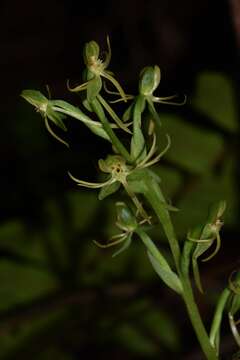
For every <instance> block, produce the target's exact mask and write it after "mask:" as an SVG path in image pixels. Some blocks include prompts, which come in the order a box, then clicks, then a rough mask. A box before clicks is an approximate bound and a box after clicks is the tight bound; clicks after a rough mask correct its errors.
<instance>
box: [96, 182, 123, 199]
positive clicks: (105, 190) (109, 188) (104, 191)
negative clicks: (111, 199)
mask: <svg viewBox="0 0 240 360" xmlns="http://www.w3.org/2000/svg"><path fill="white" fill-rule="evenodd" d="M120 186H121V183H120V182H119V181H115V182H114V183H112V184H110V185H106V186H104V187H102V188H101V190H100V192H99V194H98V198H99V200H103V199H105V198H106V197H107V196H109V195H112V194H113V193H115V192H116V191H117V190H118V189H119V188H120Z"/></svg>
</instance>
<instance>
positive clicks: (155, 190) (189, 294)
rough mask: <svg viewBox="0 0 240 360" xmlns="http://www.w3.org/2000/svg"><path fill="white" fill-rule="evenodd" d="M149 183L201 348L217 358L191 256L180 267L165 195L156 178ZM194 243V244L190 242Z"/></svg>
mask: <svg viewBox="0 0 240 360" xmlns="http://www.w3.org/2000/svg"><path fill="white" fill-rule="evenodd" d="M146 185H147V189H149V190H147V191H145V196H146V198H147V200H148V201H149V202H150V204H151V206H152V207H153V209H154V211H155V212H156V215H157V216H158V218H159V220H160V223H161V224H162V226H163V229H164V231H165V234H166V236H167V238H168V241H169V245H170V248H171V251H172V254H173V257H174V261H175V265H176V269H177V272H178V274H179V277H180V280H181V282H182V286H183V294H182V298H183V300H184V302H185V305H186V308H187V312H188V315H189V318H190V320H191V323H192V326H193V328H194V330H195V333H196V336H197V338H198V341H199V343H200V345H201V348H202V350H203V352H204V354H205V356H206V358H207V359H208V360H217V359H218V357H217V354H216V351H215V349H214V348H213V347H212V345H211V344H210V341H209V337H208V334H207V331H206V329H205V327H204V325H203V322H202V319H201V316H200V313H199V310H198V307H197V305H196V302H195V300H194V296H193V291H192V285H191V282H190V279H189V273H188V272H189V259H190V257H189V256H184V254H183V258H184V259H185V262H184V266H183V267H182V269H181V267H180V257H181V252H180V247H179V244H178V241H177V238H176V235H175V231H174V228H173V224H172V221H171V218H170V215H169V212H168V210H167V209H166V207H164V202H165V199H164V196H163V194H162V192H161V189H160V187H159V186H158V184H157V183H156V181H155V180H153V179H152V181H151V182H148V184H146ZM190 245H192V244H190ZM187 250H188V251H191V248H190V246H189V249H187Z"/></svg>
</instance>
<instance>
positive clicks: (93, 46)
mask: <svg viewBox="0 0 240 360" xmlns="http://www.w3.org/2000/svg"><path fill="white" fill-rule="evenodd" d="M99 53H100V49H99V45H98V44H97V43H96V41H94V40H92V41H90V42H88V43H86V44H85V46H84V49H83V58H84V62H85V65H86V66H88V65H89V64H91V63H94V62H95V61H96V60H97V59H98V58H99Z"/></svg>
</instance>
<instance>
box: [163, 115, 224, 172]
mask: <svg viewBox="0 0 240 360" xmlns="http://www.w3.org/2000/svg"><path fill="white" fill-rule="evenodd" d="M161 119H162V123H163V125H164V131H165V132H166V133H167V134H169V135H170V137H171V139H172V143H171V147H170V149H169V150H168V151H167V153H166V154H165V155H164V158H165V159H166V160H169V161H170V162H171V163H173V164H177V165H178V166H180V167H182V168H183V169H184V170H187V171H190V172H191V173H195V174H206V173H209V171H210V170H211V168H212V166H213V165H214V164H215V163H216V159H218V158H219V154H220V153H221V152H222V151H223V150H224V140H223V138H222V137H221V136H219V134H217V133H214V132H212V131H209V130H205V129H200V128H198V127H197V126H194V125H193V124H190V123H187V122H186V121H183V120H182V118H181V117H180V116H177V115H171V114H161ZM156 132H157V135H158V139H160V141H161V139H163V134H162V133H160V128H159V127H156ZM163 141H164V140H163Z"/></svg>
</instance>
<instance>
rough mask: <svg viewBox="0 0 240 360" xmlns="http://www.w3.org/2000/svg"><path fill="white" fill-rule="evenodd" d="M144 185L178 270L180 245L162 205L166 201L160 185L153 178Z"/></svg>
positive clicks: (167, 213)
mask: <svg viewBox="0 0 240 360" xmlns="http://www.w3.org/2000/svg"><path fill="white" fill-rule="evenodd" d="M146 185H147V191H146V192H145V194H144V195H145V197H146V198H147V200H148V201H149V203H150V204H151V206H152V208H153V209H154V211H155V213H156V215H157V217H158V219H159V221H160V223H161V224H162V227H163V229H164V232H165V234H166V236H167V238H168V242H169V246H170V248H171V252H172V254H173V258H174V261H175V266H176V269H177V270H178V271H179V269H180V268H179V265H180V255H181V254H180V247H179V244H178V241H177V238H176V235H175V231H174V228H173V225H172V222H171V218H170V215H169V212H168V210H167V209H166V207H165V206H164V203H166V201H165V198H164V196H163V194H162V192H161V189H160V187H159V186H158V184H157V183H156V181H155V180H152V181H151V182H150V183H149V182H148V181H147V184H146ZM166 205H167V204H166Z"/></svg>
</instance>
